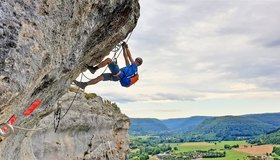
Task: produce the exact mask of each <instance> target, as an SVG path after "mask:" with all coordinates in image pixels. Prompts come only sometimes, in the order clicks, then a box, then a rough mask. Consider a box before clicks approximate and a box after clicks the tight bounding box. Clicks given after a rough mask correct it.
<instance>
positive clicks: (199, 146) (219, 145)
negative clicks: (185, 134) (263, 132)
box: [171, 141, 248, 160]
mask: <svg viewBox="0 0 280 160" xmlns="http://www.w3.org/2000/svg"><path fill="white" fill-rule="evenodd" d="M226 144H228V145H231V146H232V145H236V144H238V145H245V144H247V143H246V142H245V141H222V142H216V143H207V142H188V143H181V144H171V146H172V147H177V148H178V151H176V152H189V151H195V150H205V151H207V150H209V149H217V150H218V151H222V152H224V151H225V152H226V157H223V158H205V159H211V160H237V159H239V160H243V159H246V157H247V156H248V154H246V153H242V152H238V151H234V150H224V145H226Z"/></svg>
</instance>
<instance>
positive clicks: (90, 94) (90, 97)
mask: <svg viewBox="0 0 280 160" xmlns="http://www.w3.org/2000/svg"><path fill="white" fill-rule="evenodd" d="M85 97H86V99H87V100H89V99H94V98H96V97H97V95H96V94H95V93H86V94H85Z"/></svg>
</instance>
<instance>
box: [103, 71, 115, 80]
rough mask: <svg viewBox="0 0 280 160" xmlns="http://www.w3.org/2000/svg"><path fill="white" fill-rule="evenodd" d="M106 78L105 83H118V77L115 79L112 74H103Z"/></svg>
mask: <svg viewBox="0 0 280 160" xmlns="http://www.w3.org/2000/svg"><path fill="white" fill-rule="evenodd" d="M102 75H103V77H104V80H103V81H118V80H119V78H118V77H114V76H113V74H112V73H103V74H102Z"/></svg>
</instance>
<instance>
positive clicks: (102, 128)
mask: <svg viewBox="0 0 280 160" xmlns="http://www.w3.org/2000/svg"><path fill="white" fill-rule="evenodd" d="M86 96H87V95H86ZM74 97H75V93H73V92H69V93H67V94H65V95H64V96H63V97H62V98H60V99H59V100H58V102H57V103H56V104H54V108H57V107H58V106H59V107H61V108H62V111H61V112H62V115H63V114H64V113H65V112H66V111H67V108H68V107H69V106H70V104H71V102H72V100H73V98H74ZM87 97H89V96H87ZM91 97H92V98H89V99H86V98H85V94H84V93H83V92H78V94H77V96H76V98H75V101H73V105H72V107H71V109H70V110H69V112H68V113H67V114H66V116H65V117H63V118H62V119H61V121H60V125H59V128H58V130H57V132H56V133H55V132H54V127H53V123H54V122H53V121H54V117H53V114H51V115H48V116H46V117H45V118H43V119H42V120H41V121H40V122H39V125H38V126H37V127H36V128H37V129H40V128H42V129H41V130H38V131H30V132H28V133H27V134H26V135H25V137H24V138H23V139H22V138H21V137H20V136H18V135H19V134H23V133H26V132H25V131H24V130H18V131H17V133H16V134H17V135H16V136H14V137H11V139H9V140H8V141H9V143H8V144H7V145H5V147H4V148H2V151H4V153H5V154H3V153H2V152H1V157H2V158H4V159H22V160H32V159H36V160H50V159H51V160H56V159H57V160H69V159H104V160H105V159H111V160H122V159H125V153H126V151H127V150H128V129H129V118H128V117H126V116H125V115H123V114H121V112H120V110H119V108H118V107H117V106H116V104H114V103H111V102H109V101H107V100H103V99H102V98H100V97H98V96H91ZM46 127H47V128H46ZM43 128H46V129H43ZM19 142H20V143H19ZM15 144H16V145H17V146H14V145H15Z"/></svg>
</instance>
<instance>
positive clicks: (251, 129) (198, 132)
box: [188, 116, 275, 141]
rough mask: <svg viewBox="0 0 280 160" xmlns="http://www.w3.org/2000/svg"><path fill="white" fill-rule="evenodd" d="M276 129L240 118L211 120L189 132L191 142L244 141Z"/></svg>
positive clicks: (227, 117)
mask: <svg viewBox="0 0 280 160" xmlns="http://www.w3.org/2000/svg"><path fill="white" fill-rule="evenodd" d="M274 129H275V127H274V126H272V125H270V124H266V123H263V122H260V121H257V120H254V119H250V118H246V117H240V116H223V117H214V118H209V119H206V120H205V121H203V122H202V123H201V124H200V125H198V126H197V127H196V128H194V129H193V130H192V131H191V132H189V134H188V135H189V137H190V141H214V140H244V139H249V138H250V137H253V136H256V135H260V134H264V133H267V132H268V131H272V130H274Z"/></svg>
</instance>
